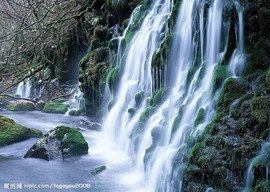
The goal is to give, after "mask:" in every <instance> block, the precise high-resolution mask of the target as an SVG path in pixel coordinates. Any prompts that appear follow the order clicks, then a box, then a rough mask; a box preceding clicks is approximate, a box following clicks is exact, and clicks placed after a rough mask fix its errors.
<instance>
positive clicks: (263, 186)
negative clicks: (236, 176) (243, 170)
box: [253, 180, 270, 192]
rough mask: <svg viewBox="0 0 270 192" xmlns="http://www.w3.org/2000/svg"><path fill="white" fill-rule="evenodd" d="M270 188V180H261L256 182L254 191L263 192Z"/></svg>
mask: <svg viewBox="0 0 270 192" xmlns="http://www.w3.org/2000/svg"><path fill="white" fill-rule="evenodd" d="M269 189H270V182H269V181H262V180H259V181H257V182H256V184H255V187H254V189H253V192H263V191H269Z"/></svg>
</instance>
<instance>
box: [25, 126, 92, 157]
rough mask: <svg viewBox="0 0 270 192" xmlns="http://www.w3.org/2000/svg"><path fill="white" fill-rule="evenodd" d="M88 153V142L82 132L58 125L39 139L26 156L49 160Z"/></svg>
mask: <svg viewBox="0 0 270 192" xmlns="http://www.w3.org/2000/svg"><path fill="white" fill-rule="evenodd" d="M87 153H88V144H87V142H86V141H85V139H84V137H83V135H82V134H81V132H79V131H78V130H76V129H73V128H70V127H65V126H58V127H56V128H54V129H52V130H50V131H49V132H48V133H47V134H46V135H44V136H43V137H42V138H41V139H39V140H38V141H37V142H36V143H35V144H34V145H33V146H32V147H31V149H29V150H28V152H27V153H26V154H25V156H24V157H25V158H40V159H45V160H48V161H49V160H53V159H59V158H61V159H65V158H68V157H72V156H79V155H84V154H87Z"/></svg>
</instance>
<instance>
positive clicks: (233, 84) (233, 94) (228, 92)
mask: <svg viewBox="0 0 270 192" xmlns="http://www.w3.org/2000/svg"><path fill="white" fill-rule="evenodd" d="M246 89H247V85H246V83H245V82H244V81H242V80H240V79H234V78H229V79H227V80H226V81H225V84H224V87H223V90H222V93H221V95H220V97H219V100H218V108H222V109H223V110H228V109H229V106H230V104H231V103H232V102H233V101H235V100H236V99H238V98H240V97H241V96H242V95H244V94H245V93H246Z"/></svg>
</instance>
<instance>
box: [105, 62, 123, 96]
mask: <svg viewBox="0 0 270 192" xmlns="http://www.w3.org/2000/svg"><path fill="white" fill-rule="evenodd" d="M120 70H121V68H120V66H115V67H114V68H112V69H111V70H110V71H109V73H108V85H109V88H110V91H113V88H114V87H115V86H116V82H117V81H118V79H119V74H120Z"/></svg>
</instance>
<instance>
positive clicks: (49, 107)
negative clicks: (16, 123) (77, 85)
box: [42, 102, 68, 114]
mask: <svg viewBox="0 0 270 192" xmlns="http://www.w3.org/2000/svg"><path fill="white" fill-rule="evenodd" d="M42 111H43V112H45V113H62V114H64V113H66V112H67V111H68V105H66V104H63V103H56V102H52V103H47V104H46V105H45V106H44V108H43V110H42Z"/></svg>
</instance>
